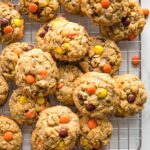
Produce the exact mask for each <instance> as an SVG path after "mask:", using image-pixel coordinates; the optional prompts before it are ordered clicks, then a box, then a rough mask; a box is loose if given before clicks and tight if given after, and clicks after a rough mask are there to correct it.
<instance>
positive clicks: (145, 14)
mask: <svg viewBox="0 0 150 150" xmlns="http://www.w3.org/2000/svg"><path fill="white" fill-rule="evenodd" d="M142 11H143V14H144V16H145V17H148V15H149V9H148V8H143V9H142Z"/></svg>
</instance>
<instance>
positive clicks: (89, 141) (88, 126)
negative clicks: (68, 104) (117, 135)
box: [78, 115, 113, 150]
mask: <svg viewBox="0 0 150 150" xmlns="http://www.w3.org/2000/svg"><path fill="white" fill-rule="evenodd" d="M79 120H80V130H81V132H80V137H79V141H78V143H79V146H80V147H82V148H84V149H85V150H93V149H96V150H98V149H101V148H102V147H104V146H106V145H107V144H109V142H110V139H111V135H112V132H113V127H112V124H111V122H109V121H108V120H106V119H102V120H101V119H95V118H90V117H88V116H82V115H81V116H80V117H79Z"/></svg>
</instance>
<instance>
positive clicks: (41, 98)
mask: <svg viewBox="0 0 150 150" xmlns="http://www.w3.org/2000/svg"><path fill="white" fill-rule="evenodd" d="M37 103H38V104H39V105H43V104H44V103H45V99H44V98H43V97H39V98H38V99H37Z"/></svg>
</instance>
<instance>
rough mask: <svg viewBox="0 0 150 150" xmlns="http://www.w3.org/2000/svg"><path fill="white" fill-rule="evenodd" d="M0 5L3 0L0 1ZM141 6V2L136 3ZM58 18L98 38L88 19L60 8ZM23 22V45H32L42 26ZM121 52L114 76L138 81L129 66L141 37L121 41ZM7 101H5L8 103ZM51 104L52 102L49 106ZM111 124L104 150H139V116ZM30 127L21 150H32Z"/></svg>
mask: <svg viewBox="0 0 150 150" xmlns="http://www.w3.org/2000/svg"><path fill="white" fill-rule="evenodd" d="M0 1H2V0H0ZM11 1H12V2H13V4H15V5H16V7H17V3H18V0H11ZM139 2H140V1H139ZM57 14H61V15H63V16H65V17H66V18H67V19H69V20H70V21H73V22H77V23H79V24H81V25H83V26H85V28H86V30H87V31H88V33H89V34H90V35H92V36H97V35H100V33H99V28H98V27H97V26H95V25H94V24H93V23H91V22H90V21H89V19H88V18H87V17H80V16H75V15H70V14H68V13H66V12H65V11H64V10H63V8H62V7H60V9H59V11H58V13H57ZM23 17H24V18H25V20H26V21H25V22H26V23H25V28H26V29H25V35H24V39H23V40H22V41H25V42H30V43H33V44H34V43H35V34H36V31H37V29H38V28H39V27H40V26H41V24H40V23H36V22H34V21H32V20H31V19H29V18H27V17H26V16H23ZM118 46H119V47H120V49H121V51H122V56H123V61H122V65H121V67H120V69H119V71H118V73H117V74H126V73H132V74H135V75H138V76H139V77H140V78H141V65H139V66H138V67H133V66H132V64H131V59H132V56H135V55H138V56H140V58H141V37H140V36H139V37H138V38H137V39H135V40H134V41H130V42H129V41H123V42H120V43H119V44H118ZM3 47H4V46H3V45H0V52H1V51H2V49H3ZM9 85H10V89H11V90H10V93H9V97H10V95H11V93H12V90H13V89H15V88H16V85H15V84H14V83H12V82H10V83H9ZM9 97H8V99H9ZM52 103H53V102H52ZM0 114H1V115H2V114H3V115H9V110H8V102H7V103H6V104H5V105H4V106H3V107H1V108H0ZM110 120H111V122H112V124H113V136H112V139H111V142H110V144H109V145H108V146H107V147H105V148H103V150H139V149H140V148H141V143H142V115H141V114H138V115H136V116H134V117H128V118H123V119H122V118H115V117H113V118H110ZM32 128H33V127H27V126H22V131H23V137H24V138H23V145H22V150H31V145H30V136H31V131H32ZM74 150H81V149H80V148H75V149H74Z"/></svg>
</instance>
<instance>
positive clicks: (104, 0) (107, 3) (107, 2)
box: [101, 0, 110, 9]
mask: <svg viewBox="0 0 150 150" xmlns="http://www.w3.org/2000/svg"><path fill="white" fill-rule="evenodd" d="M101 6H102V7H103V8H106V9H107V8H108V7H109V6H110V0H102V1H101Z"/></svg>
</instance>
